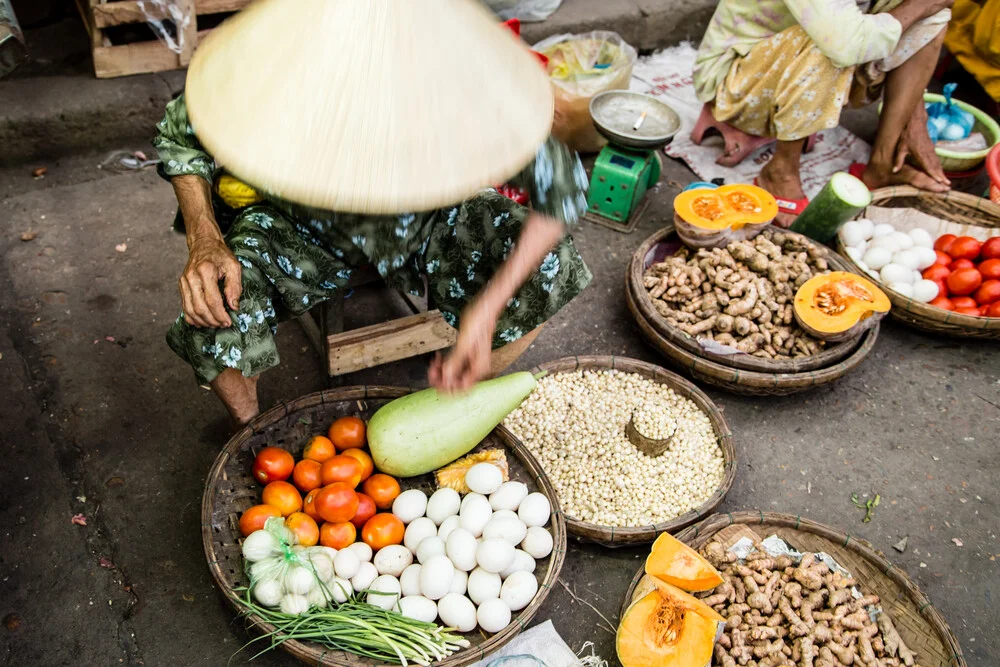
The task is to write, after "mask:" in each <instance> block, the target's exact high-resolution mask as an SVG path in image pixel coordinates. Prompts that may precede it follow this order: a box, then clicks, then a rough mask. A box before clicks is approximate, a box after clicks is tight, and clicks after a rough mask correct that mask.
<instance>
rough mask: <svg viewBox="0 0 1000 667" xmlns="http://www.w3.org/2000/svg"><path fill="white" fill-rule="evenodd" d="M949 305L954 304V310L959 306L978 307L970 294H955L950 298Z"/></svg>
mask: <svg viewBox="0 0 1000 667" xmlns="http://www.w3.org/2000/svg"><path fill="white" fill-rule="evenodd" d="M951 305H953V306H955V310H958V309H959V308H978V307H979V304H978V303H976V300H975V299H973V298H972V297H971V296H956V297H953V298H952V300H951Z"/></svg>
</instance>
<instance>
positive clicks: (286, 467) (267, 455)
mask: <svg viewBox="0 0 1000 667" xmlns="http://www.w3.org/2000/svg"><path fill="white" fill-rule="evenodd" d="M293 468H295V459H293V458H292V455H291V454H289V453H288V452H286V451H285V450H284V449H281V448H279V447H265V448H264V449H262V450H260V453H259V454H257V458H255V459H254V460H253V476H254V479H256V480H257V481H258V482H260V483H261V484H270V483H271V482H283V481H285V480H286V479H288V478H289V477H290V476H291V474H292V469H293Z"/></svg>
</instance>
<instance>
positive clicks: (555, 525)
mask: <svg viewBox="0 0 1000 667" xmlns="http://www.w3.org/2000/svg"><path fill="white" fill-rule="evenodd" d="M414 391H417V389H415V388H412V387H404V386H386V385H351V386H345V387H338V388H335V389H327V390H323V391H318V392H312V393H309V394H305V395H303V396H300V397H298V398H295V399H292V400H291V401H279V402H278V403H277V404H276V405H275V406H274V407H272V408H270V409H268V410H267V411H265V412H263V413H261V414H260V415H258V416H257V417H255V418H254V419H253V420H252V421H250V422H249V423H248V424H247V425H246V426H244V427H243V428H242V429H241V430H240V431H239V432H238V433H236V434H235V435H234V436H233V437H232V438H230V440H229V441H228V442H227V443H226V445H225V447H223V449H222V450H221V451H220V452H219V454H218V456H216V459H215V461H214V463H213V464H212V467H211V468H210V469H209V473H208V475H207V477H206V479H205V490H204V492H203V493H202V502H201V522H202V525H201V533H202V547H203V550H204V552H205V558H206V560H207V562H208V565H209V570H210V571H211V574H212V579H213V580H214V582H215V584H216V586H217V587H218V588H219V591H220V592H221V593H222V595H223V597H224V598H225V600H226V602H227V603H228V604H229V606H230V607H232V608H233V609H234V610H235V611H236V612H238V613H239V612H240V607H239V606H238V605H237V600H238V598H239V596H238V595H237V594H236V593H235V590H234V589H233V588H231V587H230V586H229V584H228V583H227V582H226V581H224V580H222V579H221V578H220V574H219V572H218V571H217V568H215V567H213V566H214V565H215V564H217V563H218V561H217V560H216V559H215V553H214V548H213V541H212V513H213V508H214V506H215V502H214V500H215V498H216V496H217V495H218V493H217V488H218V482H219V479H220V477H221V476H222V472H223V471H224V470H225V467H226V465H227V464H228V463H229V461H230V459H231V458H232V457H233V455H234V454H235V453H237V452H239V451H241V450H242V448H243V444H244V443H245V441H246V440H247V439H249V438H251V437H253V436H254V435H257V434H259V433H262V432H263V431H264V429H266V428H267V427H268V426H270V425H272V424H275V423H276V422H278V421H280V420H282V419H284V418H285V417H287V416H289V415H291V414H292V413H294V412H295V411H297V410H300V409H305V408H309V407H314V406H317V405H322V404H324V403H337V402H343V401H355V400H358V401H364V400H367V399H387V400H391V399H394V398H399V397H401V396H405V395H407V394H409V393H412V392H414ZM492 433H495V434H496V435H497V436H499V438H500V439H501V440H502V441H503V445H504V446H505V447H506V448H507V449H509V450H510V451H511V453H512V454H513V455H514V456H516V457H517V458H518V459H519V460H520V461H521V463H522V465H523V466H524V468H525V470H526V471H527V472H528V473H529V474H533V475H534V482H535V484H536V485H537V486H538V490H539V491H541V492H543V493H544V494H545V495H546V497H547V498H548V500H549V503H550V505H551V509H552V514H551V532H552V538H553V548H552V554H551V555H550V556H549V559H550V560H549V567H548V569H547V571H546V572H545V576H544V577H543V578H542V582H541V583H540V584H539V585H538V592H537V593H536V594H535V597H534V598H533V599H532V601H531V603H530V604H529V605H528V606H527V607H525V608H524V609H522V610H521V611H519V612H517V617H516V618H512V620H511V622H510V623H509V624H508V625H507V627H505V628H504V629H503V630H501V631H500V632H497V633H495V634H493V635H491V636H490V637H489V638H488V639H487V640H486V641H484V642H483V643H482V644H478V645H473V646H470V647H469V648H466V649H462V650H460V651H458V652H456V653H453V654H452V655H450V656H448V657H447V658H445V659H443V660H440V661H437V662H435V663H434V664H435V665H440V666H441V667H459V666H461V665H468V664H471V663H473V662H476V661H478V660H482V659H483V658H484V657H486V655H488V654H489V653H491V652H493V651H496V650H498V649H499V648H500V647H502V646H503V645H504V644H506V643H508V642H509V641H511V640H512V639H513V638H514V637H516V636H517V635H518V634H520V632H521V631H522V630H524V629H525V628H526V627H527V625H528V623H530V622H531V620H532V619H533V618H534V617H535V615H536V614H537V613H538V610H539V609H540V608H541V606H542V605H543V604H544V603H545V600H546V598H547V597H548V595H549V593H550V592H551V591H552V587H553V586H554V585H555V583H556V582H557V581H558V579H559V573H560V572H561V570H562V566H563V564H564V562H565V558H566V550H567V538H566V533H567V528H566V519H565V515H564V514H563V512H562V508H561V506H560V505H559V495H558V493H556V490H555V487H554V486H553V485H552V481H551V480H550V479H549V478H548V476H547V475H546V474H545V469H544V468H543V467H542V465H541V464H540V463H539V462H538V460H537V459H536V458H535V456H534V455H533V454H532V453H531V451H530V450H529V449H528V448H527V447H526V446H525V445H524V443H522V442H521V441H520V440H519V439H518V438H517V437H516V436H515V435H514V434H513V433H511V432H510V431H509V430H508V429H506V428H503V426H502V425H500V426H499V427H498V428H497V429H494V431H493V432H492ZM237 617H238V618H239V617H240V615H238V616H237ZM243 618H244V621H245V622H246V623H247V625H248V626H249V627H252V628H253V629H255V630H257V631H260V632H271V631H273V630H274V629H275V628H274V626H272V625H271V624H269V623H266V622H265V621H264V620H263V619H262V618H260V616H258V615H256V614H249V615H246V616H244V617H243ZM281 646H282V648H284V649H285V650H286V651H287V652H288V653H290V654H291V655H293V656H294V657H296V658H298V659H299V660H303V661H305V662H308V663H310V664H317V665H343V666H345V667H353V666H355V665H375V664H384V663H373V662H371V661H370V660H369V659H367V658H362V657H361V656H355V655H353V654H348V655H349V656H350V660H351V661H350V662H342V661H339V660H334V659H333V658H332V657H331V656H333V654H334V653H337V652H336V651H332V650H330V649H325V648H323V647H321V646H319V645H316V644H312V643H309V642H303V641H299V640H287V641H284V642H282V644H281ZM355 660H357V661H359V662H355Z"/></svg>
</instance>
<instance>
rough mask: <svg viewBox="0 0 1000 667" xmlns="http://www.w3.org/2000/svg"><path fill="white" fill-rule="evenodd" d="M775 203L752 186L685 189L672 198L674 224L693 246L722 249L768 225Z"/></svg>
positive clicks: (775, 211)
mask: <svg viewBox="0 0 1000 667" xmlns="http://www.w3.org/2000/svg"><path fill="white" fill-rule="evenodd" d="M777 214H778V203H777V202H776V201H775V200H774V197H772V196H771V194H770V193H769V192H768V191H767V190H764V189H762V188H758V187H757V186H755V185H744V184H734V185H723V186H722V187H720V188H715V189H714V190H712V189H709V188H695V189H693V190H685V191H684V192H682V193H680V194H679V195H677V197H675V198H674V226H675V227H676V228H677V235H678V236H680V237H681V240H682V241H683V242H684V243H685V244H686V245H688V246H690V247H692V248H721V247H724V246H726V245H729V244H730V243H735V242H737V241H746V240H749V239H752V238H753V237H754V236H756V235H757V234H759V233H760V232H761V231H762V230H763V229H764V228H765V227H767V226H768V225H769V224H771V221H772V220H774V216H776V215H777Z"/></svg>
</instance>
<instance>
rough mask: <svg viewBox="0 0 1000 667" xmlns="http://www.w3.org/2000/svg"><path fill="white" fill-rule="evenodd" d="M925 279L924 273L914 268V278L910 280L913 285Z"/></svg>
mask: <svg viewBox="0 0 1000 667" xmlns="http://www.w3.org/2000/svg"><path fill="white" fill-rule="evenodd" d="M923 279H924V274H922V273H921V272H920V271H917V270H916V269H914V270H913V278H912V279H911V280H910V284H911V285H916V284H917V283H918V282H920V281H921V280H923Z"/></svg>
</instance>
